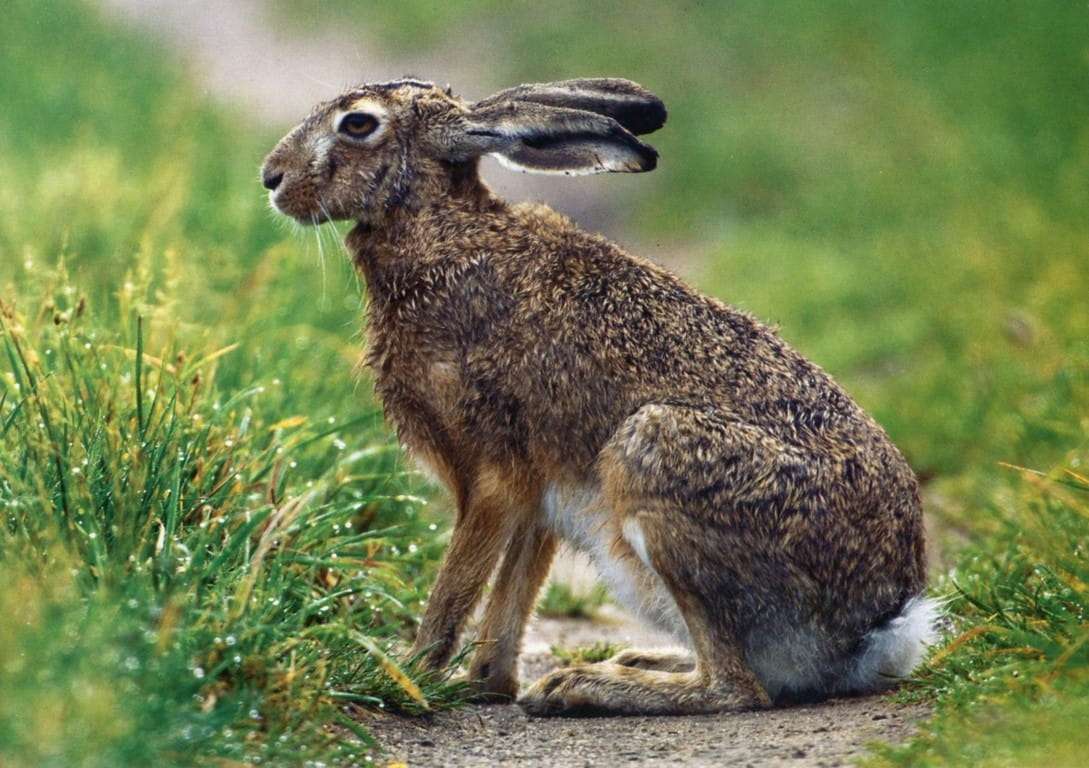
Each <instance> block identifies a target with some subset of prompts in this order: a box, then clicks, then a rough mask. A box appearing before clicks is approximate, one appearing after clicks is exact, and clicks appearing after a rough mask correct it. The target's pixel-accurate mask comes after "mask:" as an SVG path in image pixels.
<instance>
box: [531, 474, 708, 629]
mask: <svg viewBox="0 0 1089 768" xmlns="http://www.w3.org/2000/svg"><path fill="white" fill-rule="evenodd" d="M543 504H544V515H545V520H546V521H547V522H548V525H549V526H550V527H551V529H552V531H553V532H554V533H555V534H556V535H557V536H559V537H560V538H561V539H563V540H564V541H566V542H567V543H568V544H570V545H571V546H572V547H574V548H575V549H577V550H579V551H580V552H583V553H585V554H586V555H588V556H589V557H590V559H591V560H592V561H593V563H594V566H595V567H596V568H597V572H598V574H599V575H600V577H601V580H602V581H603V582H604V583H605V585H606V586H607V587H608V588H609V591H610V593H611V594H612V596H613V598H614V599H616V601H617V602H619V603H620V604H621V605H623V606H624V607H625V608H627V609H628V610H629V611H631V612H632V613H634V614H636V615H637V616H639V617H640V618H642V619H643V620H644V621H647V622H649V623H651V624H653V625H655V626H657V627H659V628H660V629H662V630H664V631H666V632H669V633H670V634H672V635H673V636H674V637H675V638H677V639H678V640H679V641H681V642H682V643H684V644H685V645H686V646H688V645H690V642H689V637H688V630H687V629H686V628H685V626H684V620H683V619H682V618H681V615H680V611H678V610H677V604H676V603H675V602H674V600H673V598H672V596H671V595H670V594H669V592H668V590H666V588H665V585H664V584H663V583H662V580H661V579H660V578H659V577H658V574H656V573H655V572H654V571H653V570H652V569H651V568H650V567H649V562H650V559H649V557H648V554H647V549H646V543H645V541H644V539H643V532H642V529H641V528H640V527H639V523H638V521H636V520H635V519H634V518H627V519H626V520H625V521H624V524H623V526H622V528H621V529H619V530H618V528H617V525H616V523H615V521H614V520H613V519H612V516H611V515H610V510H609V509H608V508H607V507H606V506H605V503H604V500H603V499H602V497H601V491H600V489H599V488H598V487H597V486H594V485H578V486H560V485H557V484H551V485H549V486H548V488H547V489H546V490H545V494H544V500H543ZM618 540H619V541H618Z"/></svg>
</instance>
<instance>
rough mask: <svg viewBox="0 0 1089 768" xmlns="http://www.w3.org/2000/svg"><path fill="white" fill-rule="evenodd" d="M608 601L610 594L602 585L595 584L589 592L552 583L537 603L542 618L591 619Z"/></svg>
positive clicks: (555, 582)
mask: <svg viewBox="0 0 1089 768" xmlns="http://www.w3.org/2000/svg"><path fill="white" fill-rule="evenodd" d="M608 599H609V595H608V592H607V591H606V589H605V587H604V586H602V585H601V584H595V585H594V586H593V587H592V588H590V589H589V590H575V589H572V588H571V587H569V586H568V585H567V584H561V583H560V582H558V581H552V582H549V584H548V587H546V588H545V591H544V594H543V595H541V599H540V601H538V603H537V613H539V614H540V615H541V616H553V617H559V618H568V619H589V618H592V617H593V615H594V614H595V613H596V612H597V609H598V608H600V607H601V606H603V605H604V604H605V603H606V601H607V600H608Z"/></svg>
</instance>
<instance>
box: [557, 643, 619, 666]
mask: <svg viewBox="0 0 1089 768" xmlns="http://www.w3.org/2000/svg"><path fill="white" fill-rule="evenodd" d="M622 650H624V646H622V645H618V644H616V643H609V642H606V641H599V642H596V643H594V644H593V645H582V646H578V647H577V648H564V647H562V646H559V645H553V646H552V647H551V648H549V651H550V652H551V654H552V656H553V658H555V659H556V660H557V661H559V663H560V666H561V667H569V666H571V665H572V664H596V663H597V662H599V661H605V660H606V659H611V658H612V657H613V656H615V655H616V654H618V653H620V652H621V651H622Z"/></svg>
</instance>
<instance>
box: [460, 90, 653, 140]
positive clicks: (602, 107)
mask: <svg viewBox="0 0 1089 768" xmlns="http://www.w3.org/2000/svg"><path fill="white" fill-rule="evenodd" d="M504 101H529V102H533V103H535V104H544V105H546V106H551V107H565V108H567V109H581V110H584V111H586V112H594V113H596V114H599V115H605V116H606V117H611V118H612V119H614V120H616V122H618V123H620V124H621V125H622V126H624V128H626V129H627V130H629V131H631V132H632V133H634V134H637V135H638V134H643V133H651V132H652V131H656V130H658V129H659V128H661V127H662V126H663V125H664V124H665V121H666V108H665V104H663V103H662V100H661V99H659V98H658V97H657V96H655V95H654V94H653V93H651V92H650V91H648V90H647V89H646V88H644V87H643V86H641V85H639V84H638V83H633V82H632V81H631V80H622V79H620V78H616V77H591V78H580V79H577V80H560V81H558V82H555V83H530V84H528V85H518V86H515V87H514V88H508V89H507V90H505V91H500V92H499V93H497V94H495V95H494V96H489V97H488V98H486V99H484V100H483V101H480V102H477V105H478V106H480V107H485V106H487V105H488V104H498V103H502V102H504Z"/></svg>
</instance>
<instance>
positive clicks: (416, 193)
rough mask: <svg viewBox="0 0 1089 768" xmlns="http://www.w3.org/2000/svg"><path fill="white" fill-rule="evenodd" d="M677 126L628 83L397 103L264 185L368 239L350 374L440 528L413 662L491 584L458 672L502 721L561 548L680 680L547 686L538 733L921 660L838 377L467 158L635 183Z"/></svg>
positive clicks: (825, 682) (283, 148)
mask: <svg viewBox="0 0 1089 768" xmlns="http://www.w3.org/2000/svg"><path fill="white" fill-rule="evenodd" d="M665 119H666V110H665V107H664V106H663V104H662V102H661V101H660V100H659V99H658V98H657V97H655V96H654V95H652V94H651V93H649V92H648V91H646V90H645V89H643V88H642V87H640V86H638V85H636V84H635V83H632V82H629V81H626V80H619V79H583V80H567V81H563V82H556V83H547V84H539V85H522V86H518V87H516V88H512V89H509V90H505V91H501V92H500V93H497V94H495V95H494V96H491V97H489V98H486V99H483V100H481V101H477V102H475V103H470V102H467V101H465V100H463V99H461V98H458V97H457V96H455V95H453V94H452V93H451V91H450V89H449V88H445V89H443V88H439V87H436V86H435V85H433V84H432V83H429V82H421V81H418V80H413V79H403V80H397V81H394V82H386V83H377V84H370V85H364V86H361V87H359V88H354V89H352V90H350V91H348V92H347V93H344V94H343V95H342V96H339V97H338V98H335V99H333V100H331V101H329V102H326V103H323V104H320V105H319V106H318V107H317V108H315V109H314V111H313V112H312V113H311V114H310V116H309V117H307V118H306V119H305V120H304V121H303V122H302V123H301V124H299V126H298V127H296V128H295V129H294V130H292V131H291V132H290V133H289V134H288V135H287V136H286V137H285V138H284V139H283V140H281V141H280V143H279V144H278V145H277V146H276V148H275V149H274V150H273V151H272V153H271V154H270V155H269V156H268V158H267V159H266V160H265V163H264V166H263V168H262V179H263V183H264V186H265V187H266V188H268V190H269V191H270V195H271V202H272V204H273V205H274V206H275V208H276V209H278V210H279V211H280V212H282V213H284V214H286V215H288V216H290V217H293V218H294V219H296V220H298V221H300V222H304V223H320V222H323V221H326V220H330V219H347V220H353V221H355V222H356V225H355V227H354V229H352V231H351V232H350V234H349V235H348V236H347V240H346V243H347V246H348V249H349V251H350V253H351V255H352V257H353V259H354V261H355V263H356V265H357V266H358V269H359V270H360V271H361V273H362V275H363V278H364V280H365V283H366V288H367V292H368V294H369V304H368V308H367V324H366V332H367V336H368V345H367V351H366V356H365V362H366V364H367V365H368V366H369V367H370V369H371V371H372V372H373V376H374V381H375V389H376V392H377V395H378V396H379V398H380V399H381V402H382V404H383V407H384V409H385V413H386V414H387V417H388V418H389V419H390V420H391V421H392V422H393V423H394V424H395V425H396V428H397V431H398V435H399V437H400V439H401V441H402V443H403V444H404V446H405V447H406V449H407V450H408V451H410V452H411V453H412V454H414V456H415V457H416V458H417V459H418V460H419V461H420V462H421V463H422V464H424V465H425V466H426V467H428V468H430V470H431V471H433V473H434V474H435V475H437V476H438V478H440V479H441V481H442V483H444V484H445V486H446V487H447V488H448V489H449V491H450V493H451V494H452V496H453V498H454V500H455V501H456V505H457V518H456V523H455V526H454V529H453V534H452V538H451V541H450V544H449V547H448V550H447V552H446V556H445V560H444V562H443V565H442V567H441V570H440V572H439V575H438V579H437V581H436V583H435V586H434V589H433V591H432V593H431V596H430V599H429V600H428V604H427V608H426V611H425V614H424V616H423V619H422V623H421V626H420V629H419V633H418V637H417V639H416V644H415V651H416V652H417V653H419V654H420V655H421V657H422V659H423V662H424V663H425V664H426V665H428V666H430V667H436V668H437V667H441V666H443V665H445V664H447V663H448V662H449V660H450V658H451V656H452V654H453V652H454V651H455V650H456V648H457V646H458V643H459V637H460V635H461V632H462V629H463V626H464V624H465V622H466V617H467V616H469V614H470V612H471V611H472V610H473V608H474V606H475V604H476V603H477V601H478V599H479V598H480V596H481V594H482V592H483V589H484V587H485V585H486V583H487V581H488V580H489V578H490V577H491V576H492V574H493V572H495V571H496V570H497V567H498V573H497V574H496V577H495V584H494V589H493V590H492V592H491V595H490V600H489V602H488V604H487V606H486V610H485V612H484V616H483V620H482V623H481V626H480V629H479V638H478V639H479V640H480V641H481V642H480V644H479V645H478V647H477V649H476V651H475V657H474V658H473V659H472V661H471V664H470V668H469V675H470V677H471V679H473V680H474V681H475V684H476V685H477V686H478V690H479V692H480V694H481V695H483V696H492V697H495V698H497V699H509V698H513V697H516V696H517V694H518V690H519V685H518V678H517V656H518V652H519V646H520V643H521V638H522V634H523V629H524V627H525V625H526V621H527V618H528V617H529V615H530V614H531V612H532V610H533V606H534V602H535V599H536V597H537V594H538V590H539V588H540V587H541V585H542V583H543V582H544V580H545V578H546V576H547V574H548V571H549V567H550V563H551V561H552V557H553V554H554V552H555V550H556V546H557V543H558V541H560V540H561V539H562V540H565V541H567V542H569V543H570V544H572V545H573V546H574V547H576V548H578V549H581V550H583V551H585V552H587V553H589V555H590V556H591V557H592V559H593V560H594V561H595V563H596V565H597V567H598V569H599V571H600V573H601V575H602V578H603V579H604V580H605V581H606V582H607V583H608V585H609V586H610V588H611V590H612V592H613V594H614V595H615V597H616V599H618V600H619V601H621V602H622V603H624V604H626V605H627V606H628V607H630V608H631V609H632V610H633V611H635V612H637V613H638V614H639V615H640V616H641V617H643V618H644V619H645V620H647V621H649V622H652V623H654V624H656V625H658V626H660V627H663V628H665V629H666V630H668V631H670V632H672V633H673V634H674V635H675V637H676V638H677V639H678V640H679V641H681V642H682V643H683V644H684V645H685V646H686V647H687V648H689V649H690V651H691V657H689V656H687V655H684V656H674V655H669V654H662V653H642V652H638V651H628V652H624V653H621V654H620V655H619V656H616V657H614V658H613V659H611V660H609V661H605V662H602V663H598V664H590V665H583V666H575V667H571V668H567V669H561V670H559V671H556V672H553V673H551V674H549V675H546V676H545V677H544V678H542V679H541V680H539V681H537V682H536V684H534V685H532V686H531V687H530V688H529V689H528V690H527V691H526V692H524V693H523V694H522V696H521V698H520V699H519V703H520V704H521V706H522V707H523V708H524V709H525V710H526V711H527V712H528V713H530V714H532V715H579V714H687V713H706V712H717V711H726V710H738V709H746V708H755V707H764V706H768V705H771V704H773V703H779V702H789V701H797V700H813V699H819V698H822V697H827V696H830V695H837V694H850V693H861V692H868V691H876V690H879V689H883V688H886V687H889V686H891V685H893V684H895V683H896V681H897V680H898V679H899V678H902V677H903V676H904V675H906V674H908V673H909V672H910V671H911V670H912V668H913V667H914V666H915V665H916V664H917V663H918V662H919V660H920V658H921V656H922V654H923V652H924V649H925V646H926V644H927V643H928V642H929V641H930V639H931V637H932V633H933V625H934V621H935V618H936V608H935V605H934V603H933V602H931V601H930V600H928V599H926V598H925V597H924V596H923V591H924V588H925V572H926V566H925V552H924V537H923V525H922V516H921V510H920V502H919V493H918V486H917V482H916V479H915V477H914V475H913V473H912V471H911V469H910V468H909V466H908V464H907V462H906V461H905V460H904V458H903V457H902V456H901V454H900V453H899V452H898V451H897V449H896V448H895V447H894V446H893V445H892V443H891V442H890V440H889V438H888V437H887V435H886V434H885V432H884V431H883V430H882V429H881V428H880V427H879V426H878V425H877V424H876V423H875V422H874V421H873V420H872V419H871V418H870V417H869V416H867V415H866V414H865V413H864V412H863V411H862V410H861V409H860V408H859V406H857V405H856V404H855V403H854V402H853V401H852V400H851V398H850V397H849V396H848V395H847V394H845V393H844V391H843V390H842V389H840V387H839V386H838V385H837V384H836V383H834V382H833V381H832V380H831V378H829V376H828V375H827V374H825V373H824V372H823V371H822V370H821V369H820V368H818V367H817V366H816V365H814V364H813V363H810V362H809V361H808V360H806V359H805V358H803V357H802V356H801V355H800V354H798V353H797V352H795V351H794V350H793V349H791V348H790V347H789V346H788V345H787V344H786V343H784V342H783V341H782V340H781V339H780V338H779V336H778V335H777V334H776V333H775V331H773V330H772V329H770V328H768V327H767V326H765V325H763V324H761V323H760V322H758V321H757V320H756V319H754V318H753V317H751V316H749V315H748V314H745V313H743V312H740V311H738V310H736V309H733V308H731V307H729V306H727V305H725V304H723V303H720V302H719V301H716V300H714V299H712V298H708V297H705V296H702V295H700V294H699V293H698V292H696V291H695V290H693V289H692V288H690V287H688V286H687V285H686V284H685V283H683V282H682V281H681V280H680V279H678V278H677V277H675V276H673V275H672V274H670V273H669V272H667V271H666V270H664V269H661V268H660V267H658V266H655V265H654V264H652V263H650V262H648V261H644V260H642V259H639V258H636V257H634V256H630V255H628V254H627V253H625V252H624V251H623V250H621V249H620V248H619V247H617V246H616V245H614V244H612V243H610V242H608V241H607V240H605V239H603V238H602V237H599V236H596V235H593V234H588V233H586V232H583V231H580V230H579V229H578V228H577V227H576V226H575V225H574V224H573V223H572V222H571V221H569V220H568V219H566V218H564V217H562V216H560V215H559V214H557V213H555V212H554V211H552V210H551V209H549V208H547V207H544V206H541V205H510V204H508V203H506V202H504V201H502V200H499V199H497V198H496V197H495V196H494V195H492V194H491V192H490V191H489V189H488V188H487V187H486V186H485V185H484V184H483V183H482V181H481V179H480V177H479V175H478V162H479V158H480V157H481V156H482V155H485V154H492V155H495V156H496V157H497V158H498V159H499V160H500V161H501V162H502V163H504V164H505V165H507V166H509V167H511V168H515V169H520V170H522V171H531V172H537V173H563V174H590V173H599V172H640V171H649V170H652V169H653V168H654V167H655V165H656V163H657V158H658V154H657V152H656V151H655V150H654V149H653V148H652V147H650V146H648V145H647V144H645V143H644V142H642V141H641V140H640V139H638V138H636V136H637V135H639V134H646V133H649V132H651V131H654V130H657V129H658V128H660V127H661V126H662V125H663V124H664V122H665Z"/></svg>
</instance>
